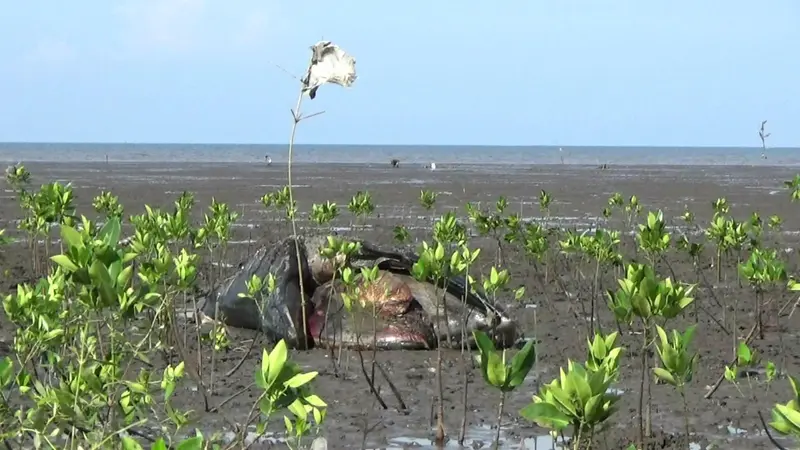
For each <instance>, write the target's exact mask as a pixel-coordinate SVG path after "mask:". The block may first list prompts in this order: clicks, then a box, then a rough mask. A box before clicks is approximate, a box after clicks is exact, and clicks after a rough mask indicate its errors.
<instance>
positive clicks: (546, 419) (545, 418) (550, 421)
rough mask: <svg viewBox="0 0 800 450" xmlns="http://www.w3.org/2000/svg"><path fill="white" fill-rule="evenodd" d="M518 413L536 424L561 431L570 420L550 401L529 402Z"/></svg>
mask: <svg viewBox="0 0 800 450" xmlns="http://www.w3.org/2000/svg"><path fill="white" fill-rule="evenodd" d="M520 415H521V416H522V417H524V418H526V419H527V420H529V421H531V422H534V423H536V424H537V425H539V426H541V427H544V428H550V429H552V430H556V431H561V430H563V429H564V428H566V427H567V426H568V425H569V424H570V423H571V422H570V419H569V417H568V416H567V415H566V414H564V413H562V412H561V411H559V410H558V408H556V407H555V406H554V405H551V404H550V403H531V404H529V405H528V406H526V407H525V408H523V409H522V411H520Z"/></svg>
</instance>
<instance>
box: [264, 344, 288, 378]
mask: <svg viewBox="0 0 800 450" xmlns="http://www.w3.org/2000/svg"><path fill="white" fill-rule="evenodd" d="M288 357H289V352H288V351H287V349H286V342H285V341H284V340H283V339H281V340H280V341H278V343H277V344H275V347H274V348H273V349H272V352H271V353H270V354H269V362H268V370H267V372H266V375H267V385H268V386H272V383H274V382H275V380H276V379H278V376H279V375H280V373H281V371H282V370H283V366H284V364H286V360H287V359H288ZM262 368H263V362H262Z"/></svg>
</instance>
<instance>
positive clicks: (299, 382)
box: [286, 372, 317, 389]
mask: <svg viewBox="0 0 800 450" xmlns="http://www.w3.org/2000/svg"><path fill="white" fill-rule="evenodd" d="M316 376H317V372H306V373H298V374H297V375H295V376H293V377H292V378H289V379H288V380H287V381H286V387H288V388H292V389H296V388H299V387H300V386H304V385H306V384H308V383H310V382H311V380H313V379H314V378H316Z"/></svg>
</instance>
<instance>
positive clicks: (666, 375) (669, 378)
mask: <svg viewBox="0 0 800 450" xmlns="http://www.w3.org/2000/svg"><path fill="white" fill-rule="evenodd" d="M653 373H654V374H655V376H656V377H658V378H659V379H661V380H662V381H664V382H667V383H669V384H671V385H673V386H677V385H678V382H677V381H676V380H675V377H674V376H673V375H672V374H671V373H670V372H669V371H668V370H665V369H662V368H661V367H654V368H653Z"/></svg>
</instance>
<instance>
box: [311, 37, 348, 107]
mask: <svg viewBox="0 0 800 450" xmlns="http://www.w3.org/2000/svg"><path fill="white" fill-rule="evenodd" d="M311 52H312V53H311V65H310V66H309V68H308V72H307V73H306V76H305V78H304V79H303V85H304V86H303V92H308V95H309V97H311V99H314V98H315V97H316V96H317V89H319V87H320V86H322V85H323V84H325V83H331V84H338V85H339V86H342V87H350V86H351V85H352V84H353V83H354V82H355V81H356V60H355V58H353V57H352V56H350V55H349V54H348V53H347V52H345V51H344V50H342V49H341V48H340V47H339V46H338V45H336V44H334V43H332V42H330V41H319V42H317V43H316V44H314V45H313V46H312V47H311Z"/></svg>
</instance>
